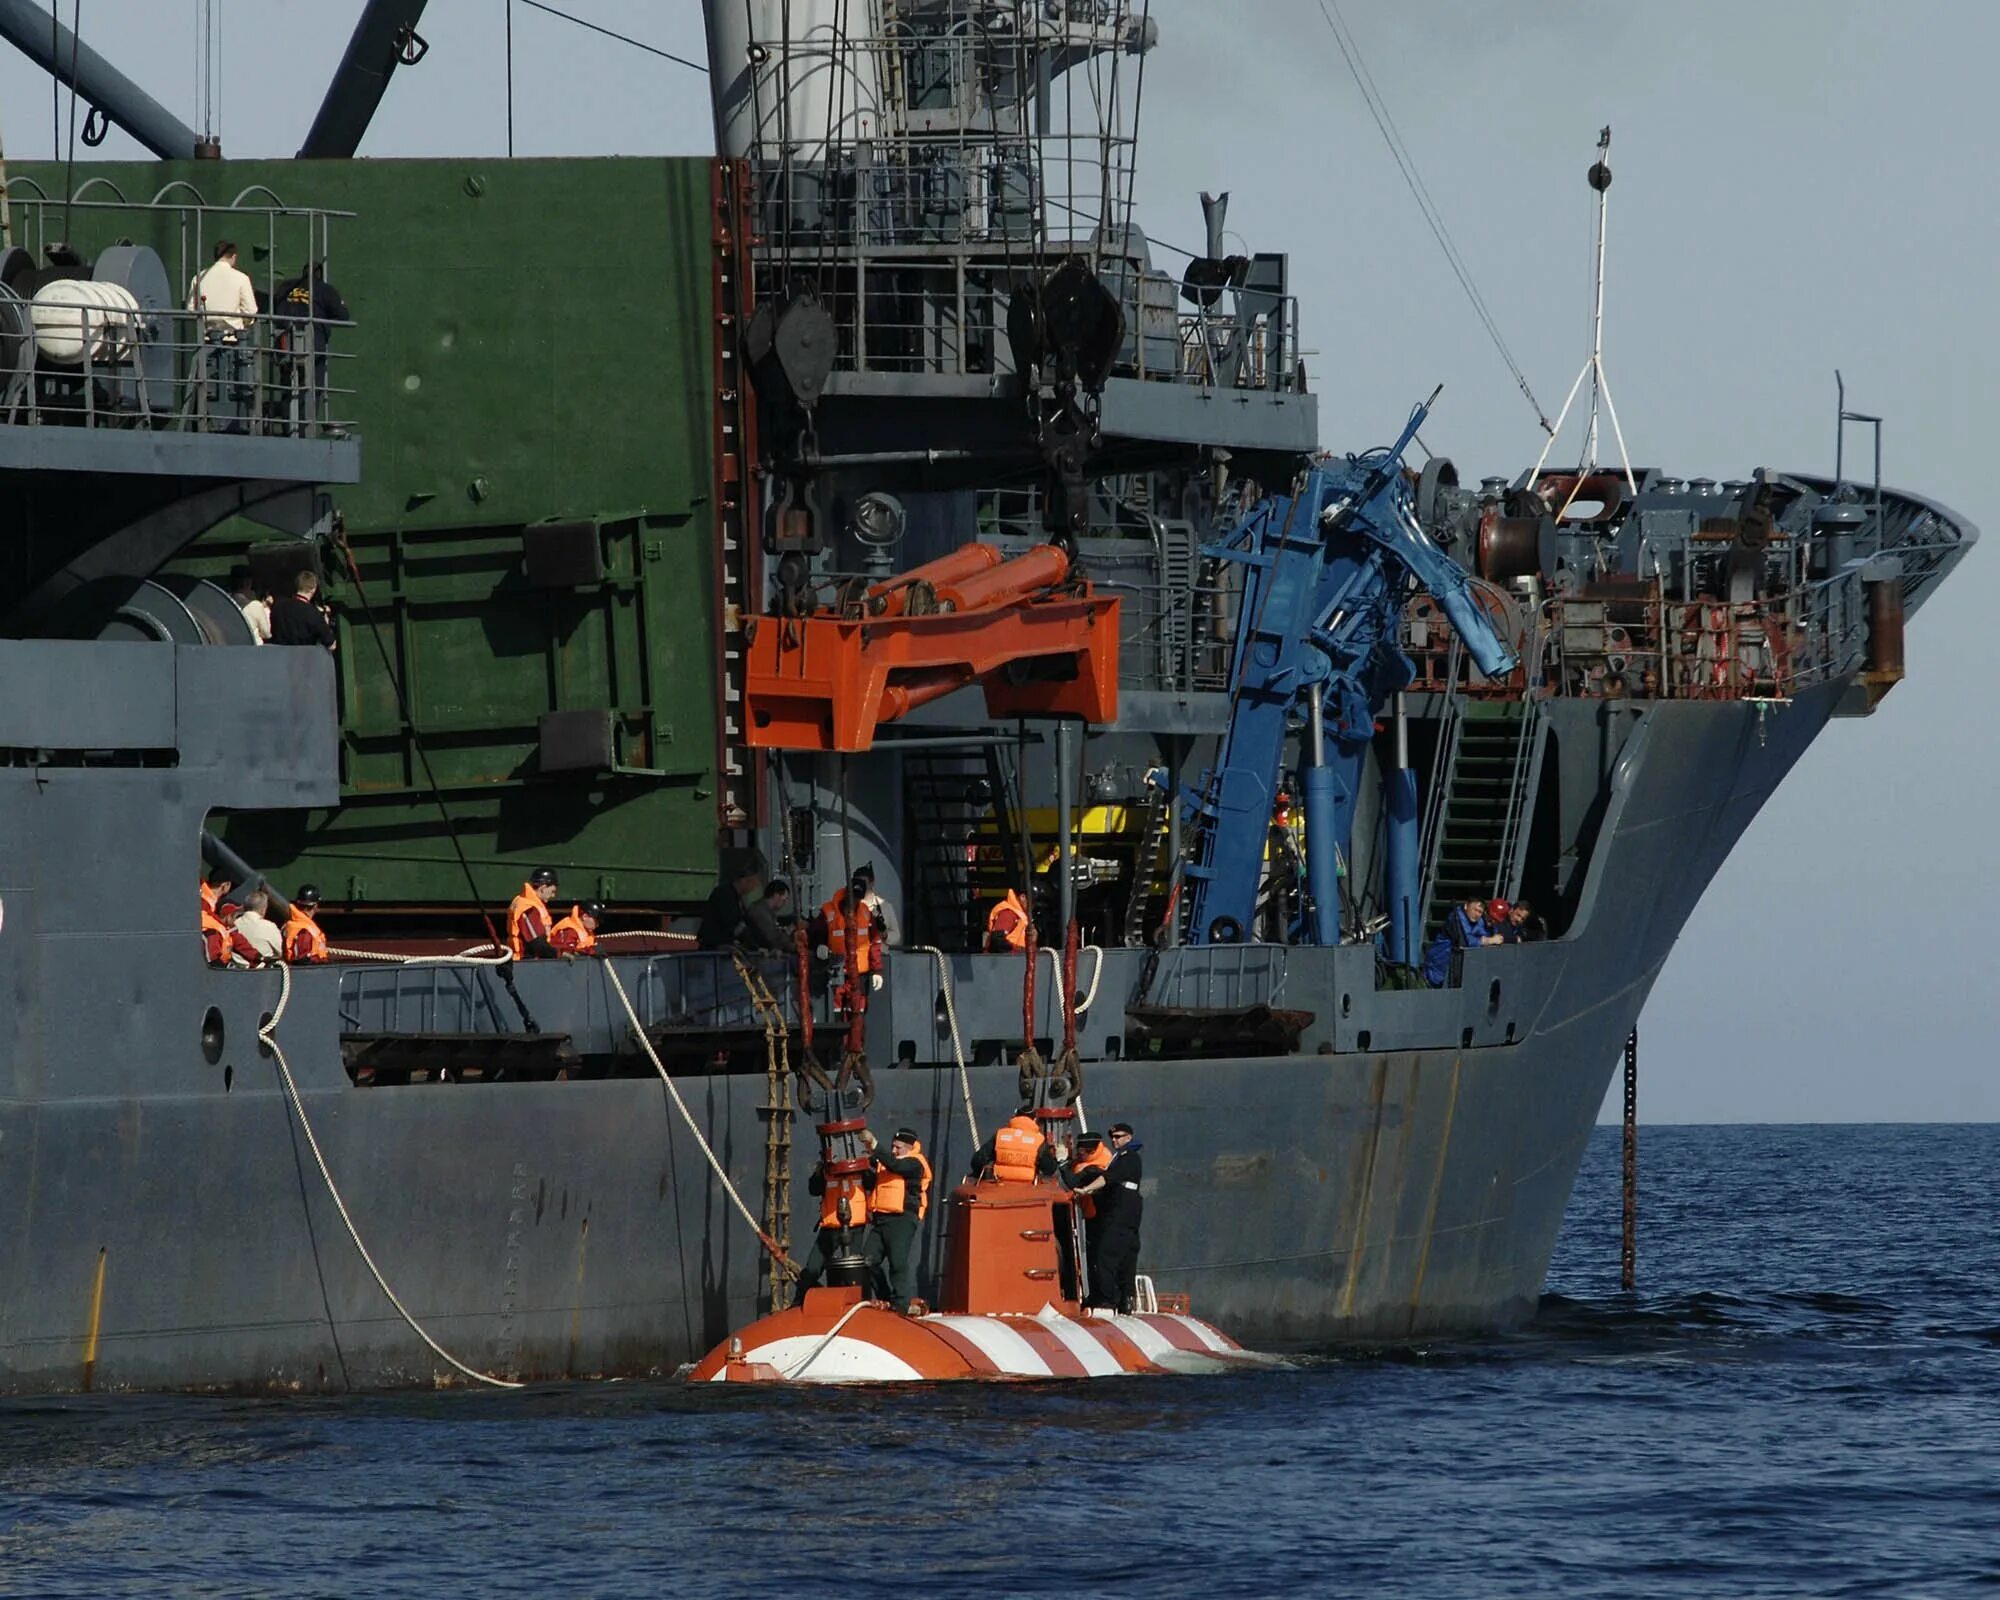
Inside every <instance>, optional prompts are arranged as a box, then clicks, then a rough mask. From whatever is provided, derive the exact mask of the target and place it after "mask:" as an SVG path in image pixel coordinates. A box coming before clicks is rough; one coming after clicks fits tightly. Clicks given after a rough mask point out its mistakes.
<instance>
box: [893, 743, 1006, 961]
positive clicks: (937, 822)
mask: <svg viewBox="0 0 2000 1600" xmlns="http://www.w3.org/2000/svg"><path fill="white" fill-rule="evenodd" d="M1007 796H1008V778H1007V773H1006V770H1005V768H1004V766H1003V764H1002V762H1001V760H1000V752H999V749H998V748H997V747H996V746H993V745H988V746H986V748H985V751H984V754H983V756H982V755H981V754H979V753H975V752H966V753H963V754H961V753H957V752H949V753H938V754H934V753H932V752H928V751H914V750H913V751H911V752H909V753H908V754H907V755H905V756H904V757H903V817H904V830H905V831H904V838H905V841H906V845H905V849H906V866H905V872H904V878H903V884H904V890H903V898H904V903H905V905H906V906H907V908H908V911H909V918H910V924H911V925H910V928H909V930H908V932H907V934H906V935H905V940H906V942H907V943H909V944H912V945H935V946H936V947H937V948H938V949H940V950H977V949H979V948H980V945H981V943H982V942H983V936H984V934H985V930H986V913H987V910H988V909H989V908H990V905H991V903H992V902H994V901H997V900H998V899H1000V898H1001V896H1002V895H1004V894H1005V893H1006V892H1007V890H1008V888H1009V887H1018V886H1019V885H1020V884H1021V882H1022V881H1023V870H1022V861H1021V853H1020V848H1019V843H1018V841H1017V840H1016V838H1015V836H1014V833H1013V831H1012V829H1011V828H1009V827H1007V826H1005V825H1004V823H1003V820H1002V819H1004V818H1005V817H1007V816H1009V815H1011V814H1012V813H1013V808H1012V807H1011V806H1010V805H1008V804H1007ZM996 802H998V803H999V809H997V810H996ZM996 843H997V845H998V848H997V850H996V849H995V848H994V846H995V844H996Z"/></svg>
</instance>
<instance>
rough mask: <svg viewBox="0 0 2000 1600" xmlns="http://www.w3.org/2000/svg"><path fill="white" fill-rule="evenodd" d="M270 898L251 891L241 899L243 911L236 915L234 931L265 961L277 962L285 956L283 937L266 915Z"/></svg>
mask: <svg viewBox="0 0 2000 1600" xmlns="http://www.w3.org/2000/svg"><path fill="white" fill-rule="evenodd" d="M270 909H271V897H270V896H269V895H268V894H266V893H265V892H264V891H263V890H262V889H252V890H251V891H250V892H249V893H248V894H246V895H245V896H244V897H243V909H242V910H241V911H239V912H237V913H236V931H237V932H238V933H240V934H242V935H243V937H244V938H245V939H246V940H248V941H249V943H250V947H251V948H252V949H254V950H255V951H256V952H257V954H258V955H260V956H262V957H263V958H264V959H265V960H266V961H279V960H282V959H283V958H284V954H285V936H284V934H283V933H281V932H280V931H279V930H278V925H277V924H276V923H275V922H273V921H272V920H271V919H270V917H269V915H268V914H267V913H268V912H269V911H270Z"/></svg>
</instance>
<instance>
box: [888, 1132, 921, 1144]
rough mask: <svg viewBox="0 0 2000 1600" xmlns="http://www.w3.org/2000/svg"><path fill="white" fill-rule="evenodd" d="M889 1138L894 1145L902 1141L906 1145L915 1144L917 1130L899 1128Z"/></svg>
mask: <svg viewBox="0 0 2000 1600" xmlns="http://www.w3.org/2000/svg"><path fill="white" fill-rule="evenodd" d="M889 1138H890V1140H891V1142H892V1143H893V1142H894V1141H895V1140H898V1139H900V1140H902V1141H903V1143H904V1144H915V1143H917V1130H916V1129H915V1128H898V1129H897V1130H896V1131H895V1132H894V1133H892V1134H890V1135H889Z"/></svg>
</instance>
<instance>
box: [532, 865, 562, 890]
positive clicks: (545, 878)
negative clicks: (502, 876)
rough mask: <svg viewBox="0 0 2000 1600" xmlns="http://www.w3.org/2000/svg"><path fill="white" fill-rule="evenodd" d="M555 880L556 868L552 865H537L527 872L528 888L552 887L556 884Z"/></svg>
mask: <svg viewBox="0 0 2000 1600" xmlns="http://www.w3.org/2000/svg"><path fill="white" fill-rule="evenodd" d="M556 882H557V879H556V869H555V868H554V867H537V868H535V870H534V871H533V872H531V873H529V874H528V885H529V887H530V888H534V889H541V888H550V889H553V888H554V887H555V886H556Z"/></svg>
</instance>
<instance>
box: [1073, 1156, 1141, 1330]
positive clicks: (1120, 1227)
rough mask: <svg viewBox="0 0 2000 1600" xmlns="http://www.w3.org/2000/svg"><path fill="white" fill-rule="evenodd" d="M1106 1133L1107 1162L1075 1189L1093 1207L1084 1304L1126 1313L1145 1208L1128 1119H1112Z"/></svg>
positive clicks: (1131, 1298) (1134, 1285)
mask: <svg viewBox="0 0 2000 1600" xmlns="http://www.w3.org/2000/svg"><path fill="white" fill-rule="evenodd" d="M1106 1134H1107V1137H1109V1139H1110V1140H1111V1165H1110V1166H1108V1167H1106V1168H1104V1170H1103V1171H1102V1172H1101V1173H1098V1174H1096V1175H1095V1176H1094V1177H1093V1178H1092V1179H1091V1181H1089V1182H1088V1183H1081V1184H1078V1185H1077V1189H1076V1192H1077V1193H1078V1194H1087V1195H1089V1196H1090V1197H1091V1200H1092V1203H1093V1204H1094V1205H1095V1206H1096V1208H1097V1215H1096V1217H1095V1218H1093V1219H1092V1223H1091V1228H1090V1298H1089V1299H1088V1300H1086V1301H1085V1302H1084V1304H1086V1305H1089V1306H1099V1307H1103V1308H1106V1309H1109V1310H1115V1311H1130V1310H1131V1309H1132V1301H1133V1294H1134V1291H1135V1287H1136V1280H1137V1277H1138V1273H1139V1224H1140V1222H1141V1221H1142V1220H1143V1218H1144V1216H1145V1209H1146V1202H1145V1199H1144V1197H1143V1196H1142V1195H1141V1194H1140V1193H1139V1184H1140V1181H1141V1176H1142V1174H1141V1170H1140V1160H1139V1151H1140V1148H1141V1147H1140V1144H1139V1141H1138V1140H1137V1139H1135V1138H1133V1137H1132V1124H1131V1123H1129V1122H1114V1123H1112V1124H1111V1126H1110V1128H1108V1129H1107V1130H1106Z"/></svg>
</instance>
